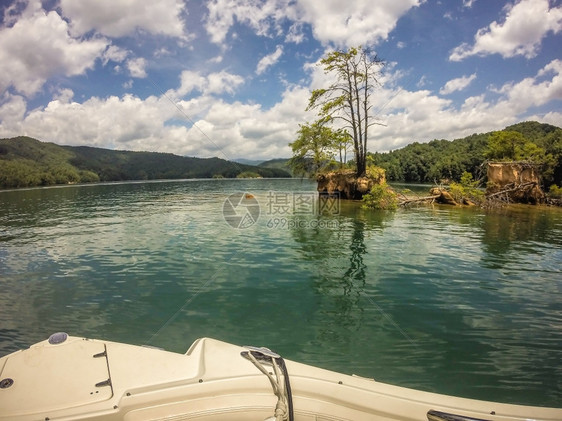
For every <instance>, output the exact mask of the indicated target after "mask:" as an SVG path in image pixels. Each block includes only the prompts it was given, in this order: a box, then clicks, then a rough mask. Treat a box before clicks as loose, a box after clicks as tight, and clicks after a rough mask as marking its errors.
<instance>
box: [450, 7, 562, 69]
mask: <svg viewBox="0 0 562 421" xmlns="http://www.w3.org/2000/svg"><path fill="white" fill-rule="evenodd" d="M505 10H506V17H505V20H504V21H503V22H500V23H498V22H496V21H494V22H492V23H491V24H490V25H489V26H488V27H487V28H481V29H479V30H478V32H477V33H476V35H475V36H474V44H473V45H469V44H461V45H459V46H458V47H456V48H455V49H453V51H452V52H451V55H450V56H449V60H451V61H461V60H463V59H465V58H467V57H470V56H474V55H479V56H485V55H489V54H500V55H502V56H503V57H514V56H517V55H522V56H524V57H526V58H532V57H535V56H536V55H537V52H538V51H539V48H540V45H541V41H542V39H543V38H544V37H545V36H546V34H547V33H548V32H550V31H552V32H554V33H558V32H560V30H562V7H553V8H550V6H549V2H548V0H521V1H520V2H519V3H517V4H515V5H509V6H507V7H506V9H505Z"/></svg>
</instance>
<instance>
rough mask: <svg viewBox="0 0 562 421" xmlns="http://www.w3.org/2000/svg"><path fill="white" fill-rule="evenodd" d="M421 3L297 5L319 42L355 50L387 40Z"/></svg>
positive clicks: (364, 0) (363, 0) (360, 0)
mask: <svg viewBox="0 0 562 421" xmlns="http://www.w3.org/2000/svg"><path fill="white" fill-rule="evenodd" d="M421 3H423V0H394V1H391V2H386V1H385V2H373V1H371V0H357V1H353V2H350V1H341V0H326V1H322V2H319V1H306V0H300V1H299V2H298V5H299V8H300V10H301V13H302V20H303V21H305V22H307V23H310V25H311V26H312V31H313V33H314V35H315V37H316V38H317V39H318V40H319V41H321V42H322V43H324V44H331V43H334V44H336V45H337V46H352V45H362V44H373V43H376V42H378V41H380V40H385V39H386V38H387V37H388V34H389V33H390V32H391V31H392V30H393V29H394V27H395V26H396V22H397V21H398V19H400V17H402V16H403V15H404V14H405V13H406V12H407V11H408V10H410V9H411V8H413V7H416V6H419V5H420V4H421Z"/></svg>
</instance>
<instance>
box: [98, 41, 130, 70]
mask: <svg viewBox="0 0 562 421" xmlns="http://www.w3.org/2000/svg"><path fill="white" fill-rule="evenodd" d="M128 55H129V51H127V50H125V49H123V48H121V47H117V46H116V45H110V46H109V47H108V48H107V50H105V51H104V53H103V64H104V65H106V64H107V63H108V62H109V61H110V60H111V61H114V62H116V63H122V62H123V61H125V59H126V58H127V56H128Z"/></svg>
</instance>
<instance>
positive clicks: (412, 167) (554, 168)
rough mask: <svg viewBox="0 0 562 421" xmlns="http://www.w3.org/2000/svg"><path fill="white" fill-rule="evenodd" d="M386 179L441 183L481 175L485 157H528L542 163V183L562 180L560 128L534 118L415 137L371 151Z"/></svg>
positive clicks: (514, 159)
mask: <svg viewBox="0 0 562 421" xmlns="http://www.w3.org/2000/svg"><path fill="white" fill-rule="evenodd" d="M370 157H371V160H372V162H373V164H374V165H377V166H380V167H382V168H384V169H385V170H386V177H387V179H388V180H389V181H397V182H408V183H440V182H442V181H443V180H446V181H456V182H458V181H460V180H461V177H462V176H463V174H464V173H465V172H468V173H470V174H472V176H473V178H474V179H475V180H483V179H484V178H485V175H486V174H485V171H486V169H485V168H484V167H483V166H482V164H483V163H484V162H486V161H529V162H535V163H538V164H540V165H542V167H543V170H542V175H543V184H544V187H545V188H548V187H549V186H551V185H553V184H557V185H559V186H560V185H561V184H562V129H561V128H559V127H556V126H552V125H550V124H541V123H538V122H534V121H528V122H522V123H518V124H515V125H512V126H509V127H506V128H505V129H504V130H500V131H495V132H489V133H483V134H473V135H470V136H467V137H465V138H462V139H456V140H453V141H449V140H444V139H441V140H433V141H431V142H428V143H418V142H414V143H411V144H409V145H408V146H406V147H404V148H402V149H397V150H395V151H391V152H386V153H379V152H377V153H373V154H370Z"/></svg>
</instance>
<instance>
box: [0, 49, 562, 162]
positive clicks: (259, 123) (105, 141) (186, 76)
mask: <svg viewBox="0 0 562 421" xmlns="http://www.w3.org/2000/svg"><path fill="white" fill-rule="evenodd" d="M308 69H309V72H310V79H311V81H312V82H311V83H312V85H311V87H314V86H322V85H324V86H325V81H326V79H325V78H326V77H327V76H326V75H325V74H324V72H323V70H322V69H321V68H320V67H318V66H314V65H313V64H311V65H310V66H309V67H308ZM401 77H404V75H401V74H400V73H399V72H396V73H395V74H390V75H386V76H385V78H387V79H388V80H389V81H388V83H385V84H384V85H383V87H382V88H380V89H379V90H378V91H377V95H375V96H374V97H373V99H374V100H375V101H376V102H375V103H373V109H374V110H377V116H376V117H377V119H378V121H380V122H381V123H384V124H385V126H376V127H373V129H372V131H371V137H370V140H369V149H370V150H372V151H375V150H380V151H385V150H389V149H396V148H399V147H403V146H405V145H406V144H408V143H411V142H412V141H422V142H425V141H429V140H432V139H435V138H446V139H453V138H457V137H463V136H466V135H469V134H472V133H475V132H485V131H491V130H497V129H500V128H503V127H505V126H507V125H509V124H513V123H516V122H518V121H521V120H522V119H528V118H529V117H531V118H535V116H534V114H533V113H534V111H533V110H534V107H540V106H542V105H545V104H547V103H548V102H550V101H556V100H558V101H560V100H562V60H553V61H551V62H550V63H548V64H547V65H546V66H544V67H543V68H542V69H541V70H540V71H538V72H537V74H536V75H535V76H534V77H531V78H525V79H522V80H520V81H514V82H511V83H507V84H504V85H503V86H502V87H500V88H499V89H497V90H496V92H495V94H494V95H493V96H491V97H493V98H497V99H494V100H490V99H488V98H487V96H486V95H485V94H482V95H478V96H473V97H469V98H467V99H466V100H465V101H464V103H463V104H462V105H461V106H455V105H454V103H453V101H451V100H449V99H447V98H443V97H441V96H439V95H436V94H435V93H432V92H431V91H430V90H426V89H420V90H413V91H410V90H407V89H405V88H404V87H401V86H400V84H399V83H397V82H399V81H400V78H401ZM471 77H472V76H468V77H466V79H470V78H471ZM459 79H463V78H459ZM242 83H244V80H243V78H242V77H241V76H238V75H234V74H231V73H228V72H225V71H223V72H217V73H211V74H207V75H205V74H201V73H198V72H191V71H185V72H183V73H182V75H181V78H180V79H179V81H178V87H177V89H176V90H171V91H168V92H167V93H166V94H165V95H162V96H161V97H155V96H151V97H148V98H146V99H141V98H138V97H137V96H134V95H124V96H122V97H117V96H110V97H107V98H96V97H93V98H90V99H88V100H86V101H84V102H82V103H79V102H77V101H72V98H73V96H72V91H70V90H67V89H61V90H60V91H59V92H58V93H57V94H56V97H57V99H55V100H53V101H51V102H50V103H49V104H48V105H47V106H45V107H40V108H36V109H33V110H29V111H28V110H26V106H27V104H26V102H25V100H24V98H23V97H21V96H17V95H10V94H4V96H3V97H1V99H0V137H12V136H17V135H22V134H25V135H29V136H33V137H36V138H38V139H41V140H45V141H54V142H56V143H60V144H73V145H90V146H98V147H104V148H113V149H128V150H149V151H161V152H172V153H176V154H182V155H191V156H202V157H209V156H219V157H222V158H230V159H232V158H235V157H241V156H243V157H247V158H255V159H258V158H259V159H268V158H274V157H288V156H290V154H291V152H290V149H289V147H288V143H289V142H292V141H293V140H294V139H295V133H296V130H297V129H298V124H299V123H303V122H304V121H312V120H313V119H314V115H313V113H306V112H304V110H305V108H306V106H307V103H308V99H309V95H310V89H309V87H305V86H301V87H294V86H293V87H290V88H287V89H286V90H285V92H284V93H283V96H282V99H281V100H280V101H279V102H278V103H277V104H275V105H273V106H272V107H271V108H269V109H265V108H264V107H262V106H261V105H259V104H254V103H242V102H239V101H232V102H228V101H227V100H225V99H222V98H221V97H220V95H222V94H224V93H231V92H234V90H235V89H236V88H237V87H238V86H239V85H240V84H242ZM457 83H459V82H457ZM457 86H458V85H457ZM451 89H452V87H451ZM187 97H188V98H187ZM181 98H187V99H181ZM556 119H558V121H556ZM537 120H539V121H544V122H550V123H552V124H556V125H560V113H558V112H550V113H548V114H545V115H544V116H542V117H541V116H539V117H537ZM193 122H194V123H195V124H194V125H193V124H192V123H193ZM163 139H165V140H166V141H165V142H164V141H163Z"/></svg>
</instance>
